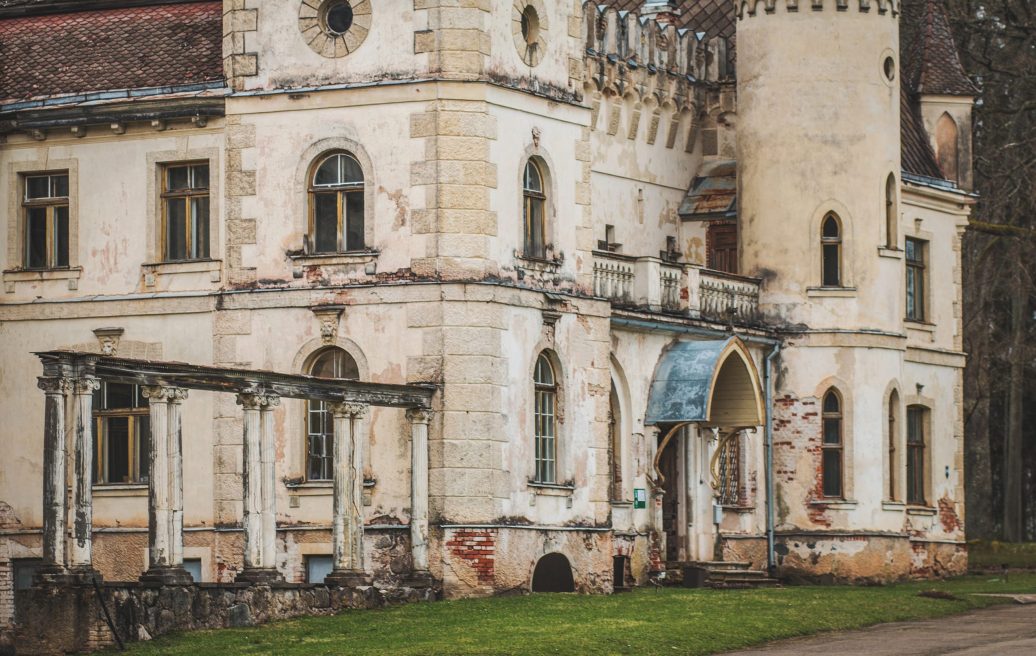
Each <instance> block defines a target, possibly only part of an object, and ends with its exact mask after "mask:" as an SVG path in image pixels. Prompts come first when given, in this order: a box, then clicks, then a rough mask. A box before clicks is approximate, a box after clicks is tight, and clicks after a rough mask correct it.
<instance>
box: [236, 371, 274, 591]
mask: <svg viewBox="0 0 1036 656" xmlns="http://www.w3.org/2000/svg"><path fill="white" fill-rule="evenodd" d="M271 399H277V397H276V396H273V395H268V394H266V393H264V392H261V391H257V390H247V391H244V392H241V393H239V394H238V395H237V403H238V405H240V406H241V407H242V409H243V411H244V412H243V414H244V421H243V424H244V463H245V466H244V475H243V477H242V478H243V481H242V482H243V484H244V529H245V553H244V561H245V567H244V570H243V571H242V572H241V573H240V574H238V575H237V580H238V581H247V582H253V583H258V582H268V581H272V580H277V579H279V578H280V575H279V573H278V572H277V569H276V559H275V555H276V551H275V549H276V532H275V531H276V524H275V517H274V515H273V513H274V509H275V506H274V502H273V495H274V493H275V491H276V490H275V487H274V483H275V480H274V479H275V477H276V474H275V473H274V471H273V470H272V469H271V467H272V466H273V459H274V457H275V451H274V445H273V422H272V420H273V418H272V415H270V414H269V409H268V406H269V403H270V400H271ZM277 402H279V399H277V400H276V401H274V405H276V404H277ZM264 414H265V417H263V416H261V415H264ZM264 419H265V420H264ZM264 429H265V430H264ZM264 433H268V437H267V436H264ZM264 444H265V445H268V447H269V448H268V455H266V456H265V457H264ZM264 460H265V461H266V462H267V463H269V467H266V466H264ZM265 488H268V491H265V490H264V489H265ZM267 517H268V519H267ZM270 527H272V529H273V530H271V531H267V529H268V528H270ZM267 532H269V533H271V537H269V538H268V537H267V535H266V534H267Z"/></svg>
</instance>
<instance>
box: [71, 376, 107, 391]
mask: <svg viewBox="0 0 1036 656" xmlns="http://www.w3.org/2000/svg"><path fill="white" fill-rule="evenodd" d="M72 384H73V386H74V388H75V393H76V394H93V393H94V392H95V391H97V390H99V389H101V381H99V380H97V379H96V378H76V379H75V380H73V381H72Z"/></svg>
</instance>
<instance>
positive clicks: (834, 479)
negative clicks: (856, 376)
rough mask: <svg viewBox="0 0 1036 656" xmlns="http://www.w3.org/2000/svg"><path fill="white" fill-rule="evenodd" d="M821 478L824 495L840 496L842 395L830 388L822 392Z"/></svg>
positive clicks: (841, 488)
mask: <svg viewBox="0 0 1036 656" xmlns="http://www.w3.org/2000/svg"><path fill="white" fill-rule="evenodd" d="M822 419H823V424H824V428H823V443H822V444H821V452H822V458H823V461H822V463H821V468H822V469H821V478H822V485H823V494H824V496H825V497H839V498H841V496H842V490H843V486H842V470H843V460H842V455H843V450H844V443H843V440H842V434H843V433H842V397H841V395H840V394H839V393H838V390H836V389H834V388H831V389H829V390H828V391H827V393H825V394H824V401H823V414H822Z"/></svg>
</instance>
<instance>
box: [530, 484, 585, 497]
mask: <svg viewBox="0 0 1036 656" xmlns="http://www.w3.org/2000/svg"><path fill="white" fill-rule="evenodd" d="M529 487H530V488H532V492H533V494H544V495H547V496H555V497H570V496H572V493H573V492H575V490H576V486H575V485H560V484H557V483H537V482H535V481H529Z"/></svg>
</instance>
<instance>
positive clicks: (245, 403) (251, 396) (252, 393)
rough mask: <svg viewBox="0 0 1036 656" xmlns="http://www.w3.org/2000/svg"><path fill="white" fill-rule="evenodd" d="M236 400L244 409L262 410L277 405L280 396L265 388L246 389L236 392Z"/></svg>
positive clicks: (279, 401)
mask: <svg viewBox="0 0 1036 656" xmlns="http://www.w3.org/2000/svg"><path fill="white" fill-rule="evenodd" d="M236 401H237V404H238V405H239V406H241V407H242V408H244V409H245V410H262V409H264V408H266V409H268V408H275V407H277V406H279V405H280V404H281V397H279V396H277V395H276V394H273V393H272V392H267V391H265V390H257V389H248V390H244V391H241V392H238V394H237V395H236Z"/></svg>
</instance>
